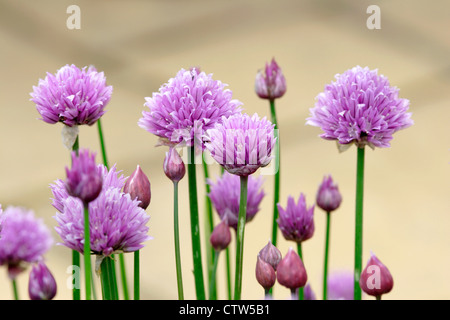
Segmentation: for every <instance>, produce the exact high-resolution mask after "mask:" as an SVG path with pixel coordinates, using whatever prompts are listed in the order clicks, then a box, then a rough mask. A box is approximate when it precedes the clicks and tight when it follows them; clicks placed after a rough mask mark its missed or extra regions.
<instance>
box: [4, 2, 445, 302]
mask: <svg viewBox="0 0 450 320" xmlns="http://www.w3.org/2000/svg"><path fill="white" fill-rule="evenodd" d="M73 4H75V5H78V6H79V7H80V9H81V29H79V30H70V29H68V28H67V26H66V21H67V19H68V18H69V16H70V14H68V13H67V12H66V9H67V7H68V6H70V5H73ZM372 4H376V5H378V6H379V7H380V9H381V29H379V30H370V29H368V28H367V26H366V21H367V19H368V18H369V17H370V16H371V14H368V13H367V12H366V10H367V8H368V7H369V6H370V5H372ZM449 14H450V2H449V1H447V0H436V1H433V2H432V3H430V2H429V1H423V0H422V1H419V0H409V1H366V0H360V1H350V0H347V1H345V0H339V1H338V0H328V1H323V0H321V1H317V0H301V1H298V0H291V1H288V0H280V1H268V0H258V1H254V0H253V1H252V0H240V1H219V0H216V1H205V0H194V1H180V0H179V1H174V0H170V1H138V0H131V1H111V0H108V1H106V0H102V1H87V0H86V1H80V0H70V1H67V0H60V1H50V0H37V1H29V0H14V1H6V0H1V1H0V66H1V68H0V70H1V72H0V112H1V114H0V119H1V120H2V121H1V126H0V147H1V150H2V155H1V156H0V203H1V205H2V207H3V209H6V208H7V207H8V206H10V205H15V206H24V207H27V208H30V209H32V210H34V212H35V214H36V215H37V216H39V217H41V218H42V219H43V220H44V221H45V223H46V224H47V225H48V226H49V228H51V229H52V233H53V235H54V238H55V243H57V242H59V238H58V235H57V234H56V232H55V231H54V226H55V220H54V218H53V216H54V215H55V209H54V208H53V207H52V206H51V200H50V198H51V192H50V188H49V185H50V184H51V183H52V182H53V181H55V180H56V179H58V178H65V167H66V166H67V165H69V164H70V158H69V152H68V150H67V149H66V148H65V147H64V146H63V144H62V142H61V129H62V125H61V124H56V125H50V124H46V123H44V122H43V121H40V120H38V118H39V114H38V113H37V111H36V108H35V106H34V104H33V103H32V102H31V101H29V99H30V95H29V93H30V92H31V91H32V87H33V86H34V85H37V83H38V81H39V79H40V78H44V77H45V75H46V72H51V73H54V72H56V71H57V69H59V68H60V67H62V66H63V65H65V64H72V63H73V64H76V65H77V66H79V67H83V66H87V65H94V66H95V67H96V68H97V69H98V70H99V71H104V72H105V75H106V77H107V82H108V84H109V85H112V86H113V87H114V89H113V95H112V99H111V101H110V103H109V104H108V106H107V108H106V110H107V113H106V114H105V115H104V117H103V118H102V125H103V130H104V134H105V139H106V147H107V153H108V157H109V161H110V163H111V164H114V163H116V164H117V167H118V168H119V169H120V170H122V171H123V174H124V175H126V176H128V175H130V174H131V173H132V172H133V171H134V169H135V168H136V166H137V165H138V164H139V165H140V166H141V167H142V169H143V171H144V172H145V173H146V174H147V175H148V177H149V179H150V181H151V184H152V202H151V204H150V206H149V208H148V213H149V214H150V215H151V219H150V222H149V227H150V231H149V234H150V235H151V236H152V237H153V240H150V241H148V243H147V244H146V247H145V248H144V249H142V251H141V278H142V283H141V297H142V299H177V290H176V276H175V260H174V250H173V248H174V245H173V213H172V202H171V201H172V183H171V182H170V181H169V180H168V179H167V178H166V176H165V175H164V173H163V171H162V162H163V159H164V154H165V151H166V149H165V148H163V147H158V148H157V147H155V144H156V141H157V139H156V137H155V136H153V135H152V134H150V133H148V132H146V131H145V130H143V129H141V128H140V127H138V125H137V121H138V120H139V118H140V117H141V112H142V111H143V110H145V108H144V106H143V104H144V102H145V100H144V98H145V97H148V96H151V94H152V92H154V91H157V90H158V88H159V87H160V86H161V85H162V84H163V83H165V82H167V80H168V79H169V78H171V77H173V76H175V74H176V73H177V71H178V70H179V69H181V68H189V67H191V66H200V67H201V68H202V70H204V71H206V72H207V73H212V74H213V77H214V79H217V80H221V81H222V82H224V83H227V84H228V85H229V89H231V90H232V91H233V96H234V98H236V99H239V100H241V101H242V102H243V103H244V108H245V111H246V112H247V113H250V114H253V113H255V112H257V113H258V114H259V115H261V116H268V117H270V113H269V105H268V102H267V101H265V100H261V99H259V98H258V97H257V96H256V94H255V93H254V78H255V74H256V72H257V70H258V69H260V68H263V67H264V65H265V63H266V62H269V61H270V60H271V59H272V58H273V57H275V59H276V61H277V62H278V64H279V65H280V67H281V68H282V69H283V72H284V74H285V77H286V80H287V87H288V89H287V92H286V94H285V96H284V97H283V98H281V99H279V100H277V102H276V104H277V112H278V121H279V127H280V132H281V161H282V163H281V169H282V171H281V202H282V203H283V204H286V202H287V197H288V196H289V195H292V196H294V197H295V198H297V197H298V196H299V194H300V193H301V192H303V193H304V194H305V195H306V199H307V202H308V203H309V204H310V205H312V204H314V201H315V194H316V191H317V188H318V186H319V184H320V182H321V181H322V178H323V176H324V175H325V174H331V175H332V176H333V178H334V180H335V181H336V182H337V183H338V185H339V188H340V191H341V193H342V195H343V203H342V205H341V207H340V208H339V209H338V211H336V212H334V213H333V215H332V221H331V222H332V223H331V224H332V229H331V241H332V242H331V248H330V250H331V251H330V262H329V264H330V265H329V268H330V272H333V271H337V270H352V268H353V250H354V247H353V241H354V236H353V232H354V201H355V197H354V194H355V174H356V150H355V149H354V148H352V149H350V150H348V151H346V152H345V153H339V152H338V150H337V148H336V145H335V143H334V142H329V141H324V140H322V139H320V138H318V135H319V134H320V129H318V128H315V127H311V126H305V119H306V118H307V117H308V115H309V108H311V107H313V106H314V103H315V97H316V96H317V95H318V94H319V93H320V92H321V91H322V90H323V88H324V86H325V85H326V84H327V83H329V82H331V81H333V80H334V76H335V74H337V73H342V72H344V71H345V70H347V69H349V68H351V67H353V66H356V65H361V66H368V67H369V68H371V69H375V68H377V69H378V70H379V73H381V74H384V75H386V76H387V77H388V78H389V79H390V82H391V84H392V85H394V86H397V87H399V88H400V96H401V97H403V98H407V99H409V100H410V110H411V112H412V118H413V119H414V121H415V125H414V126H412V127H410V128H408V129H406V130H404V131H400V132H397V133H396V134H395V135H394V139H393V141H392V147H391V148H386V149H377V150H374V151H372V150H370V149H368V150H367V152H366V180H365V199H364V201H365V202H364V246H363V251H364V258H363V263H364V264H365V263H366V261H367V260H368V259H369V256H370V251H373V252H374V253H375V254H376V255H377V256H378V258H379V259H380V260H381V261H382V262H383V263H384V264H385V265H386V266H387V267H388V268H389V270H390V271H391V273H392V275H393V278H394V282H395V284H394V289H393V291H392V292H391V293H389V294H388V295H386V296H385V297H384V299H448V298H450V276H449V270H450V249H449V243H450V242H449V240H450V239H449V238H450V237H449V234H450V233H449V228H450V210H449V209H450V206H449V190H450V189H449V180H450V179H449V178H450V177H449V162H450V139H449V134H448V127H449V118H450V111H449V110H450V106H449V105H450V90H449V88H450V61H449V57H450V19H449V17H450V15H449ZM80 145H81V146H82V147H89V148H91V149H93V150H94V151H96V152H98V156H97V160H98V162H101V157H100V148H99V143H98V137H97V128H96V126H93V127H80ZM198 168H199V170H198V178H199V179H202V177H203V175H202V171H201V166H198ZM218 172H219V167H218V166H217V165H213V166H212V167H211V174H212V176H213V178H214V179H215V175H216V174H218ZM265 179H266V182H265V185H264V189H265V191H266V194H267V195H266V197H265V198H264V200H263V202H262V206H261V210H260V212H259V213H258V214H257V216H256V217H255V219H254V220H253V221H252V222H250V223H249V224H247V227H246V235H245V249H244V256H245V258H244V275H243V283H244V284H243V292H242V298H243V299H261V298H263V289H262V288H261V287H260V286H259V284H258V283H257V281H256V279H255V276H254V269H255V264H256V255H257V253H258V251H259V250H260V249H261V248H262V247H263V246H264V245H266V243H267V242H268V240H269V238H270V234H271V232H270V229H271V218H272V199H273V179H272V177H271V176H266V177H265ZM187 191H188V189H187V179H186V178H185V179H183V180H182V181H181V183H180V193H181V194H180V220H181V221H180V226H181V229H180V232H181V238H182V241H181V246H182V261H183V280H184V285H185V297H186V298H188V299H195V290H194V282H193V276H192V273H191V270H192V255H191V246H190V233H189V232H190V224H189V210H188V198H187ZM203 197H204V188H203V187H202V185H201V184H200V185H199V201H200V204H201V210H202V212H203V208H204V206H203ZM215 218H216V222H217V221H218V219H217V216H215ZM315 224H316V232H315V235H314V237H313V238H312V239H310V240H308V241H307V242H305V243H304V244H303V254H304V262H305V265H306V267H307V272H308V278H309V282H310V283H311V286H312V288H313V291H315V293H316V294H317V296H318V297H321V294H322V293H321V292H322V290H321V287H322V265H323V252H324V239H325V213H324V212H322V211H321V210H320V209H319V208H316V210H315ZM201 225H202V226H203V225H204V218H203V215H201ZM201 232H202V234H204V232H203V229H202V230H201ZM278 238H279V243H278V247H279V249H280V250H281V252H282V253H283V255H284V254H285V253H286V252H287V251H288V248H289V247H294V248H295V244H294V243H292V242H287V241H286V240H284V239H283V237H282V236H281V233H279V236H278ZM203 243H204V242H203ZM233 244H234V242H233ZM232 252H234V250H233V249H232ZM205 256H206V253H205V252H203V257H205ZM224 257H225V256H224V255H222V256H221V258H220V259H221V261H220V262H219V265H220V268H219V271H218V274H219V284H218V285H219V289H218V290H219V299H226V295H225V289H226V285H225V282H224V279H225V277H224V270H223V265H224V261H225V259H224ZM132 258H133V257H132V254H128V255H126V263H127V270H128V272H129V283H130V284H129V285H130V290H131V291H132V284H131V283H132V265H133V260H132ZM232 258H233V255H232ZM46 261H47V263H48V265H49V267H50V269H51V270H52V272H53V273H54V275H55V278H56V280H57V282H58V286H59V287H58V294H57V296H56V299H71V291H70V290H69V289H68V288H67V285H66V282H67V279H68V277H69V276H70V275H69V274H68V273H66V269H67V267H68V266H69V265H70V264H71V253H70V250H69V249H67V248H65V247H63V246H58V245H55V246H54V247H52V249H51V250H50V251H49V252H48V253H47V255H46ZM233 261H234V259H233ZM232 270H233V272H234V262H233V263H232ZM204 273H205V270H204ZM17 281H18V285H19V294H20V295H21V297H22V298H23V299H26V298H27V297H28V296H27V282H28V273H27V272H26V273H24V274H22V275H20V276H19V278H18V280H17ZM97 291H98V295H100V291H99V287H97ZM11 293H12V289H11V286H10V283H9V281H8V279H7V275H6V270H5V268H4V267H1V268H0V298H1V299H11V298H12V294H11ZM274 297H275V299H286V298H288V297H289V291H288V290H287V289H286V288H284V287H282V286H281V285H279V284H276V286H275V289H274Z"/></svg>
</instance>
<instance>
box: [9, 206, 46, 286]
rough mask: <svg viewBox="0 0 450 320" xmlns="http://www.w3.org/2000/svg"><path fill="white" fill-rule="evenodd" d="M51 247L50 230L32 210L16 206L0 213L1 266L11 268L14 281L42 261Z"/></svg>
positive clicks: (10, 271) (11, 276)
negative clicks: (29, 265) (29, 267)
mask: <svg viewBox="0 0 450 320" xmlns="http://www.w3.org/2000/svg"><path fill="white" fill-rule="evenodd" d="M52 245H53V238H52V236H51V234H50V230H49V229H48V228H47V226H46V225H45V224H44V223H43V221H42V220H41V219H38V218H36V217H35V215H34V212H33V211H32V210H28V209H25V208H21V207H14V206H10V207H8V208H6V209H5V211H3V212H2V211H1V210H0V265H6V266H7V267H8V275H9V277H10V278H11V279H14V278H15V277H16V276H17V275H18V274H19V273H20V272H22V271H23V270H25V269H26V267H27V266H28V264H29V263H33V262H36V261H39V259H41V258H42V256H43V255H44V254H45V253H46V252H47V251H48V250H49V249H50V247H51V246H52Z"/></svg>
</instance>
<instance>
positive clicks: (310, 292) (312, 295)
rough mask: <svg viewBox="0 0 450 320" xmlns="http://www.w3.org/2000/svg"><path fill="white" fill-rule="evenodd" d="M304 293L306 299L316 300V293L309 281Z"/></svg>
mask: <svg viewBox="0 0 450 320" xmlns="http://www.w3.org/2000/svg"><path fill="white" fill-rule="evenodd" d="M303 294H304V296H303V299H304V300H316V294H315V293H314V291H313V289H312V288H311V285H310V284H309V283H307V284H306V286H305V288H304V289H303Z"/></svg>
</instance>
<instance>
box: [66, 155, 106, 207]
mask: <svg viewBox="0 0 450 320" xmlns="http://www.w3.org/2000/svg"><path fill="white" fill-rule="evenodd" d="M66 174H67V180H66V189H67V193H68V194H69V195H71V196H72V197H77V198H79V199H80V200H81V201H83V203H84V204H85V205H87V204H88V203H89V202H91V201H92V200H95V199H96V198H97V196H98V195H99V193H100V191H101V190H102V184H103V178H102V176H101V174H100V173H99V172H98V170H97V164H96V163H95V153H89V150H87V149H82V150H79V152H78V155H77V153H76V152H75V151H72V168H71V169H69V168H67V167H66Z"/></svg>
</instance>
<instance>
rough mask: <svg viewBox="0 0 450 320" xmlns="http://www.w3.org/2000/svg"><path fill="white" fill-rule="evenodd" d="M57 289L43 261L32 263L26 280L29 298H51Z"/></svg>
mask: <svg viewBox="0 0 450 320" xmlns="http://www.w3.org/2000/svg"><path fill="white" fill-rule="evenodd" d="M56 291H57V286H56V281H55V278H54V277H53V275H52V273H51V272H50V270H49V269H48V267H47V266H46V265H45V263H44V262H42V261H39V262H38V263H36V264H33V266H32V268H31V271H30V276H29V280H28V295H29V296H30V299H31V300H52V299H53V298H54V297H55V295H56Z"/></svg>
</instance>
